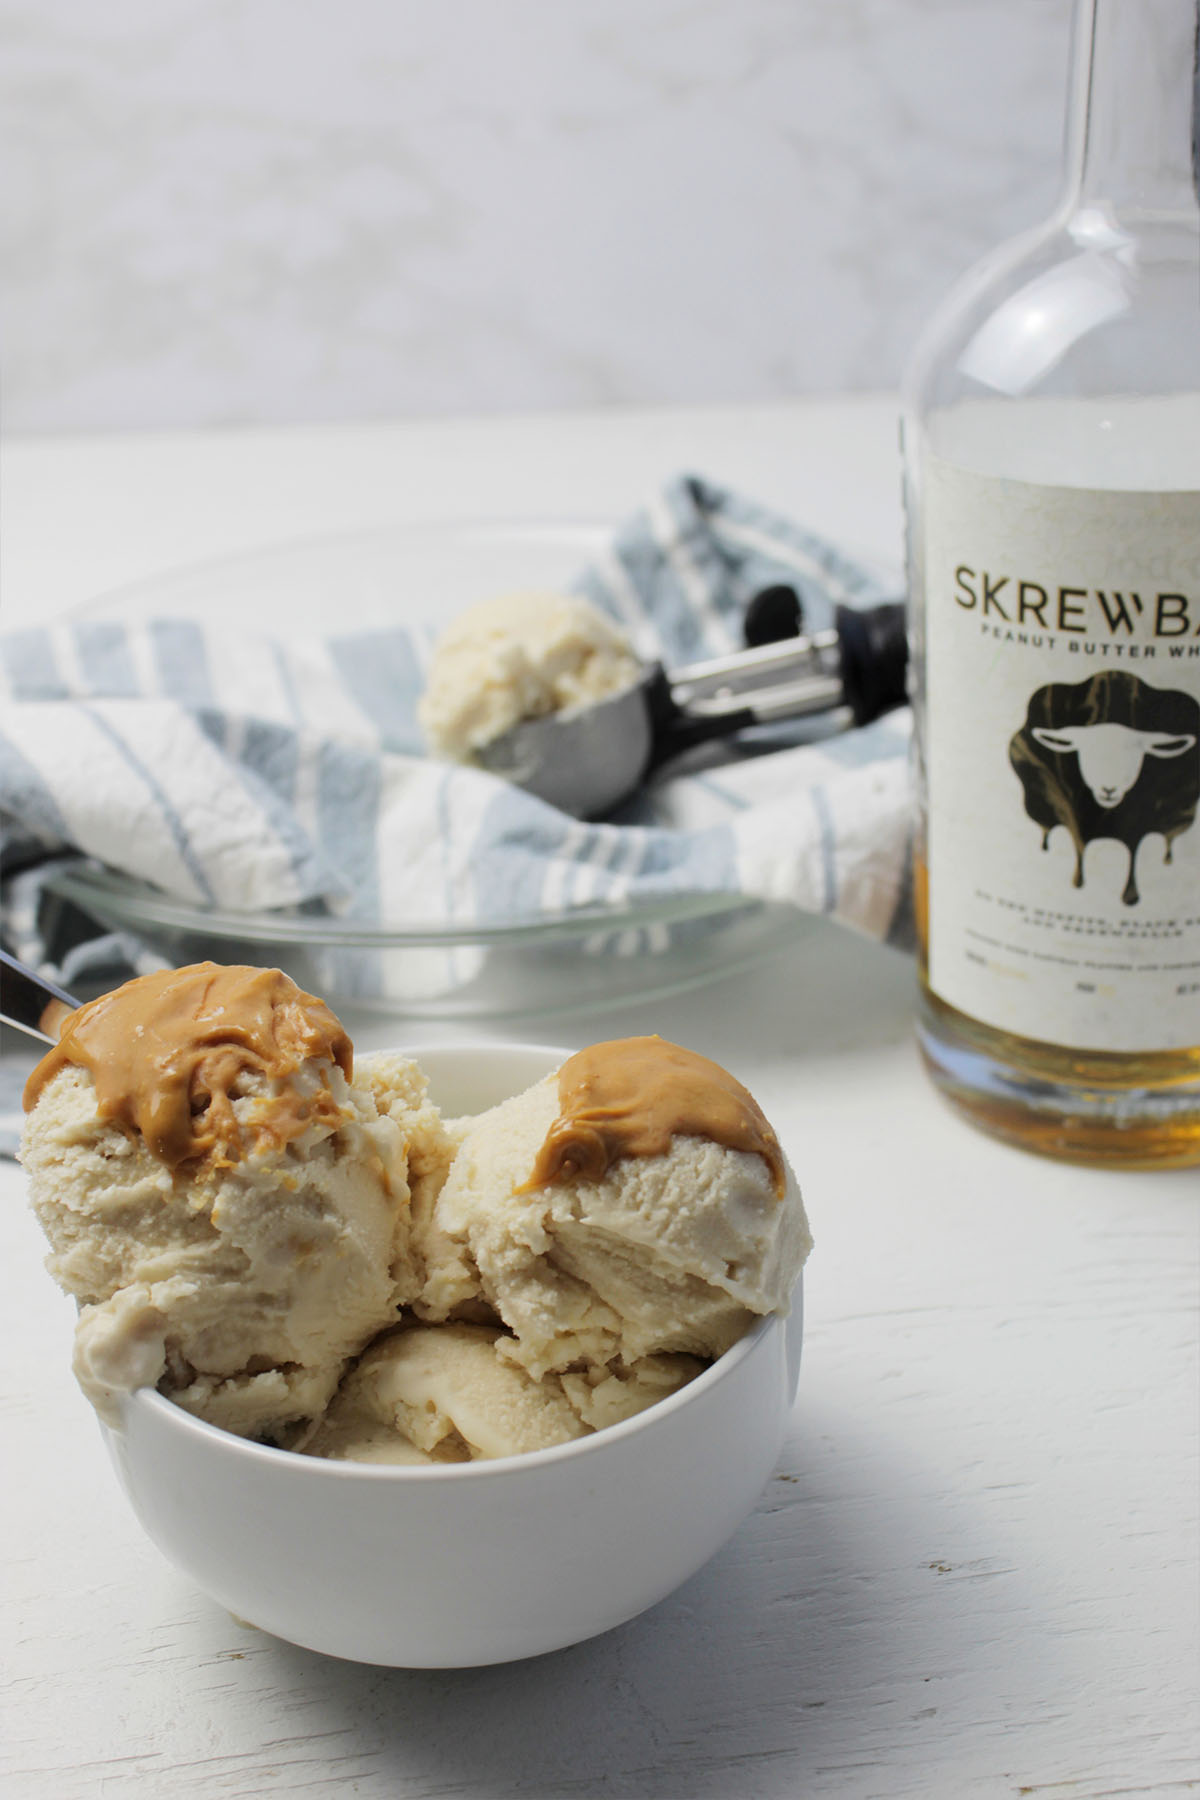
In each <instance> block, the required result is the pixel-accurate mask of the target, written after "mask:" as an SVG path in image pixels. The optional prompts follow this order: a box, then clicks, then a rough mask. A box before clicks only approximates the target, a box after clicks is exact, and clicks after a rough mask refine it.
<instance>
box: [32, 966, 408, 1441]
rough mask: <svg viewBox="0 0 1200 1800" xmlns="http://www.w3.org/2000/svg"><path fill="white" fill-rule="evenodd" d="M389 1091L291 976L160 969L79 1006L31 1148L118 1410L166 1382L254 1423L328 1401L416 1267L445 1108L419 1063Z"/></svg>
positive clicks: (44, 1069) (36, 1203)
mask: <svg viewBox="0 0 1200 1800" xmlns="http://www.w3.org/2000/svg"><path fill="white" fill-rule="evenodd" d="M390 1086H391V1105H390V1108H389V1109H388V1110H386V1111H383V1112H381V1111H380V1109H379V1107H378V1106H377V1105H376V1103H375V1099H374V1097H373V1094H372V1092H371V1090H370V1088H369V1087H367V1086H365V1085H360V1084H358V1083H356V1082H355V1081H354V1080H353V1079H352V1060H351V1048H350V1041H349V1039H348V1038H347V1037H346V1034H345V1033H344V1031H343V1030H342V1028H341V1026H340V1025H339V1023H338V1021H337V1020H336V1019H335V1018H334V1016H333V1014H332V1013H331V1012H329V1010H328V1008H326V1007H325V1006H324V1005H323V1004H322V1003H321V1002H320V1001H318V1000H314V999H313V998H312V996H310V995H307V994H304V993H302V992H301V990H300V989H299V988H297V987H296V986H295V984H294V983H293V982H291V981H290V980H289V979H288V978H287V977H286V976H285V975H282V974H281V973H280V972H279V971H278V970H265V969H245V968H219V967H218V966H217V965H215V964H212V963H204V964H198V965H195V966H194V967H192V968H188V969H182V970H177V971H165V972H163V973H162V974H161V975H152V976H145V977H142V978H141V979H140V980H138V981H135V982H130V983H128V984H127V985H126V987H124V988H121V989H118V990H117V991H116V993H113V994H108V995H105V996H104V997H103V998H102V999H100V1000H97V1001H94V1002H92V1004H91V1005H90V1006H86V1007H83V1008H81V1009H80V1010H79V1011H78V1012H77V1013H75V1014H73V1015H72V1016H71V1018H70V1019H69V1020H68V1022H67V1024H66V1027H65V1029H64V1033H63V1036H62V1038H61V1039H60V1042H59V1043H58V1045H57V1046H55V1048H54V1049H52V1050H51V1051H50V1052H49V1053H48V1055H47V1056H46V1057H45V1058H43V1061H42V1063H41V1064H39V1066H38V1069H37V1070H35V1072H34V1075H33V1077H32V1078H31V1082H30V1087H29V1090H28V1091H27V1096H26V1100H27V1105H31V1106H32V1110H31V1111H30V1114H29V1117H28V1120H27V1122H26V1128H25V1132H24V1136H23V1143H22V1151H21V1160H22V1162H23V1163H24V1166H25V1169H26V1171H27V1174H28V1177H29V1191H30V1198H31V1201H32V1204H33V1207H34V1210H35V1212H36V1213H37V1216H38V1218H39V1220H40V1221H41V1224H42V1227H43V1229H44V1230H45V1233H46V1236H47V1238H48V1239H49V1242H50V1246H51V1255H50V1257H49V1268H50V1270H51V1272H52V1274H54V1276H55V1277H56V1278H57V1280H58V1281H59V1283H60V1284H61V1286H62V1287H64V1288H65V1289H66V1291H67V1292H68V1293H70V1294H73V1295H74V1296H75V1298H76V1299H77V1300H78V1301H79V1303H80V1313H79V1319H78V1323H77V1326H76V1333H75V1357H74V1365H75V1371H76V1374H77V1376H78V1378H79V1381H80V1383H81V1385H82V1387H83V1389H84V1392H85V1393H86V1394H87V1396H88V1398H89V1399H90V1400H91V1401H92V1402H93V1404H94V1405H95V1407H96V1409H97V1411H98V1412H99V1413H100V1415H101V1417H102V1418H104V1419H105V1420H107V1421H108V1422H109V1423H110V1424H115V1423H117V1422H119V1415H120V1402H121V1397H122V1395H123V1394H126V1393H128V1392H129V1391H130V1390H132V1389H133V1388H135V1387H139V1386H155V1385H156V1386H158V1387H159V1388H160V1390H161V1391H162V1392H163V1393H165V1394H167V1395H168V1396H169V1397H170V1398H171V1399H172V1400H175V1401H177V1402H178V1403H179V1404H180V1405H181V1406H184V1407H186V1408H188V1409H189V1410H191V1411H194V1412H197V1413H200V1414H201V1415H202V1416H203V1417H204V1418H206V1419H208V1420H209V1421H211V1422H212V1423H213V1424H216V1425H221V1426H224V1427H225V1428H227V1429H228V1430H230V1431H234V1432H238V1433H241V1434H243V1435H253V1436H257V1437H262V1438H277V1437H278V1436H279V1435H280V1434H281V1433H283V1432H285V1431H286V1430H288V1429H289V1428H292V1427H293V1426H295V1424H296V1423H297V1422H298V1421H300V1422H303V1421H308V1420H312V1419H314V1418H316V1417H319V1416H320V1414H321V1413H322V1412H323V1410H324V1408H325V1406H326V1404H327V1403H328V1401H329V1398H330V1396H331V1394H332V1393H333V1391H334V1389H335V1388H336V1386H337V1383H338V1381H339V1379H340V1377H341V1374H342V1372H343V1370H344V1368H345V1366H346V1362H347V1359H348V1358H349V1357H351V1356H353V1355H356V1354H357V1353H358V1352H359V1351H360V1350H362V1348H363V1347H364V1345H365V1344H366V1343H368V1342H369V1340H370V1339H371V1338H373V1337H374V1336H375V1335H376V1334H377V1333H378V1332H379V1331H380V1330H381V1329H383V1328H384V1327H386V1326H387V1325H390V1324H392V1323H393V1322H394V1321H395V1319H396V1318H397V1316H398V1310H397V1309H398V1307H399V1306H400V1304H401V1303H402V1302H404V1301H406V1300H408V1299H410V1298H412V1291H413V1288H414V1284H415V1280H416V1277H415V1273H414V1265H413V1262H412V1258H411V1249H410V1235H411V1234H410V1215H409V1186H408V1179H407V1163H408V1155H409V1150H410V1148H411V1145H412V1141H413V1139H414V1138H415V1137H419V1136H421V1135H423V1133H424V1131H425V1130H426V1129H427V1128H428V1126H429V1123H430V1120H429V1117H428V1115H427V1113H423V1110H422V1109H423V1107H424V1084H423V1080H422V1079H421V1078H419V1077H417V1076H415V1075H413V1074H412V1073H411V1071H409V1072H407V1073H404V1074H403V1078H402V1072H401V1071H399V1070H394V1071H393V1080H392V1082H391V1084H390ZM406 1109H407V1110H406Z"/></svg>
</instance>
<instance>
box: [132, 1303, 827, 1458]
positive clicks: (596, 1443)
mask: <svg viewBox="0 0 1200 1800" xmlns="http://www.w3.org/2000/svg"><path fill="white" fill-rule="evenodd" d="M803 1280H804V1278H803V1274H801V1275H798V1276H797V1278H796V1283H795V1286H794V1287H793V1288H792V1291H791V1295H790V1303H791V1307H794V1306H795V1304H796V1301H797V1299H798V1298H799V1297H800V1296H801V1292H802V1287H803ZM791 1307H789V1312H790V1309H791ZM788 1317H789V1313H780V1312H772V1313H764V1314H763V1315H762V1316H761V1317H760V1318H758V1319H756V1320H755V1322H754V1324H753V1325H751V1326H749V1327H748V1328H747V1329H746V1331H745V1332H744V1333H743V1335H742V1336H741V1337H740V1338H739V1339H738V1341H737V1343H736V1344H731V1345H730V1347H729V1349H728V1350H726V1351H723V1352H722V1354H721V1355H720V1356H718V1357H717V1358H716V1360H715V1361H714V1362H712V1363H710V1364H709V1366H708V1368H707V1369H704V1370H702V1371H701V1373H700V1374H699V1375H697V1376H696V1377H695V1378H694V1379H693V1380H692V1381H689V1382H687V1383H686V1384H685V1385H684V1386H683V1387H681V1388H677V1389H676V1391H675V1392H674V1393H673V1394H668V1395H667V1396H666V1398H665V1399H662V1400H656V1401H654V1402H653V1404H652V1405H650V1406H647V1407H645V1408H644V1409H643V1410H642V1411H641V1412H639V1413H635V1414H634V1415H633V1417H632V1418H629V1419H622V1420H621V1421H620V1423H619V1424H616V1425H606V1426H604V1427H603V1428H602V1429H601V1430H600V1431H594V1432H591V1433H590V1434H589V1435H588V1436H587V1437H582V1438H572V1439H571V1440H570V1441H569V1442H568V1443H565V1444H551V1445H549V1446H548V1447H547V1448H546V1449H544V1450H524V1451H521V1452H520V1453H519V1454H518V1455H516V1456H493V1457H484V1458H481V1459H480V1460H479V1461H478V1462H465V1463H432V1464H420V1465H413V1464H406V1463H401V1464H396V1463H366V1462H354V1461H352V1460H350V1459H349V1458H344V1459H334V1458H332V1457H324V1456H306V1455H305V1454H304V1452H303V1451H302V1450H284V1449H281V1448H279V1447H278V1446H277V1445H275V1444H259V1443H256V1442H255V1441H254V1440H253V1439H252V1438H243V1437H238V1435H237V1434H236V1432H232V1431H226V1430H224V1429H223V1428H222V1427H221V1426H219V1425H211V1424H210V1423H209V1422H208V1420H207V1419H201V1418H198V1417H197V1415H196V1414H195V1413H190V1412H188V1411H187V1410H186V1409H185V1408H184V1407H182V1406H177V1405H176V1403H175V1402H174V1400H169V1399H168V1398H167V1396H166V1395H165V1394H160V1393H159V1392H158V1390H157V1388H137V1389H135V1390H134V1392H133V1393H132V1394H130V1395H129V1396H128V1397H127V1398H126V1400H125V1402H124V1406H125V1407H137V1408H142V1409H145V1408H148V1409H149V1410H150V1412H151V1413H152V1414H153V1413H157V1414H159V1415H160V1416H161V1417H162V1418H163V1419H164V1420H166V1419H169V1421H170V1423H171V1424H172V1425H174V1426H177V1427H178V1428H179V1429H180V1430H181V1431H186V1432H189V1433H191V1434H192V1435H194V1436H198V1437H201V1438H205V1439H214V1440H216V1443H217V1445H218V1446H219V1447H220V1448H221V1449H223V1450H225V1451H227V1452H228V1453H229V1454H230V1455H232V1456H246V1457H249V1458H250V1459H251V1460H252V1461H257V1460H259V1459H260V1458H263V1457H265V1458H266V1459H267V1460H268V1462H279V1461H280V1460H281V1459H282V1461H283V1462H285V1463H290V1464H293V1465H295V1466H296V1468H297V1470H298V1471H299V1470H300V1469H306V1470H307V1471H308V1474H307V1475H306V1476H304V1477H302V1479H311V1480H327V1479H331V1480H336V1481H346V1480H360V1479H361V1480H369V1481H399V1482H408V1481H472V1480H473V1481H478V1480H481V1479H483V1478H485V1477H488V1476H493V1477H494V1476H497V1475H520V1474H521V1473H522V1472H523V1471H527V1472H532V1471H533V1470H534V1469H539V1468H545V1467H546V1465H547V1464H548V1463H557V1462H563V1461H567V1460H569V1459H572V1458H574V1457H579V1456H594V1455H596V1454H597V1453H598V1452H601V1451H603V1448H604V1445H605V1444H606V1443H612V1442H614V1441H615V1440H617V1439H618V1438H627V1437H632V1436H635V1435H636V1434H637V1433H638V1432H641V1431H648V1430H651V1429H653V1426H654V1423H655V1421H656V1420H658V1419H661V1418H662V1417H663V1416H664V1414H666V1413H668V1412H679V1411H680V1410H681V1409H682V1408H683V1407H685V1406H688V1405H692V1404H694V1403H695V1402H696V1401H697V1400H698V1399H699V1398H701V1397H702V1395H703V1394H704V1393H706V1392H707V1391H708V1389H709V1388H711V1387H715V1386H716V1385H717V1383H718V1382H720V1381H723V1380H724V1379H725V1378H726V1377H727V1376H728V1375H730V1374H731V1373H732V1371H733V1370H734V1369H735V1368H736V1367H737V1365H738V1364H739V1363H741V1362H744V1361H745V1359H746V1358H747V1357H748V1356H749V1355H750V1354H751V1352H752V1351H753V1349H754V1348H755V1346H756V1345H757V1344H758V1343H759V1341H760V1340H761V1339H762V1338H763V1337H764V1336H765V1335H766V1333H767V1332H768V1331H769V1330H770V1329H771V1328H772V1326H775V1325H779V1326H782V1327H784V1328H785V1329H786V1326H787V1321H788ZM104 1429H105V1430H106V1431H110V1430H112V1427H107V1426H106V1427H105V1428H104ZM114 1435H116V1436H118V1437H119V1436H122V1435H123V1428H118V1429H117V1430H116V1432H115V1433H114Z"/></svg>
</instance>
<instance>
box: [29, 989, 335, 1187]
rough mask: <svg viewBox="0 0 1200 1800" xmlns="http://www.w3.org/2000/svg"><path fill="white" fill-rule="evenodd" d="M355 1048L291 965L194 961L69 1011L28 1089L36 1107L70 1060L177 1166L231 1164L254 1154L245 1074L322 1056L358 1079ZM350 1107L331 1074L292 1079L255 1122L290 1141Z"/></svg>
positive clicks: (108, 1111) (261, 1104) (105, 1108)
mask: <svg viewBox="0 0 1200 1800" xmlns="http://www.w3.org/2000/svg"><path fill="white" fill-rule="evenodd" d="M353 1056H354V1051H353V1046H352V1045H351V1042H350V1039H349V1038H348V1037H347V1035H346V1033H345V1031H344V1030H343V1029H342V1026H341V1024H340V1023H339V1021H338V1020H337V1019H336V1018H335V1017H334V1015H333V1013H332V1012H330V1010H329V1008H328V1007H327V1006H326V1005H325V1003H324V1001H322V1000H317V999H314V997H313V996H312V995H311V994H306V993H304V992H303V991H302V990H301V989H300V988H298V987H297V986H296V984H295V982H294V981H292V980H291V979H290V978H289V977H288V976H287V975H285V974H283V972H282V970H280V969H255V968H246V967H241V966H239V965H231V966H223V965H222V964H220V963H211V962H205V963H193V964H192V965H191V966H190V967H188V968H184V969H164V970H161V971H160V972H158V973H156V974H153V975H143V976H140V977H139V978H138V980H136V981H129V982H126V984H125V986H124V987H120V988H117V989H116V990H115V992H113V993H111V994H103V995H101V997H100V999H99V1000H92V1001H90V1002H89V1003H88V1005H86V1006H81V1007H80V1008H79V1009H78V1011H76V1012H74V1013H71V1014H69V1016H68V1017H67V1020H66V1023H65V1024H64V1025H63V1027H62V1032H61V1035H60V1037H59V1040H58V1043H57V1044H55V1045H54V1046H53V1048H52V1049H50V1050H48V1051H47V1052H46V1054H45V1056H43V1058H42V1060H41V1062H40V1063H39V1064H38V1065H37V1067H36V1068H35V1069H34V1071H33V1073H32V1075H31V1076H30V1077H29V1080H28V1082H27V1084H26V1087H25V1110H26V1112H28V1111H30V1110H31V1109H32V1108H33V1107H34V1106H36V1104H37V1101H38V1098H39V1096H40V1095H41V1092H42V1090H43V1088H44V1087H45V1086H46V1084H47V1082H49V1081H51V1080H52V1079H53V1078H54V1076H55V1075H57V1074H58V1072H59V1070H60V1069H62V1068H64V1067H65V1066H66V1064H67V1063H75V1064H77V1065H78V1066H79V1067H80V1068H84V1069H87V1070H88V1072H89V1073H90V1075H91V1077H92V1080H93V1082H94V1084H95V1088H96V1108H97V1111H98V1113H99V1114H100V1116H101V1117H102V1118H105V1119H112V1120H115V1122H116V1123H117V1124H118V1125H120V1126H121V1127H122V1129H123V1130H125V1131H128V1132H130V1133H135V1132H136V1133H137V1134H139V1135H140V1136H141V1137H142V1138H143V1139H144V1141H145V1144H146V1147H147V1149H148V1150H149V1151H150V1152H151V1153H152V1155H154V1156H156V1157H158V1159H159V1160H160V1161H161V1162H164V1163H166V1164H167V1166H168V1168H172V1169H173V1168H177V1167H178V1166H179V1165H180V1164H181V1163H188V1162H196V1161H199V1160H200V1159H201V1158H203V1157H209V1158H210V1159H211V1161H212V1162H213V1164H214V1165H216V1166H218V1167H221V1166H228V1165H229V1164H230V1163H234V1162H237V1161H238V1160H239V1159H240V1157H241V1156H242V1154H243V1148H244V1146H243V1142H242V1127H241V1125H239V1122H238V1119H237V1115H236V1114H235V1113H234V1110H233V1091H234V1089H235V1086H236V1084H237V1083H238V1082H239V1080H240V1078H242V1077H244V1076H246V1075H249V1074H257V1075H260V1076H262V1077H264V1078H265V1079H267V1080H275V1081H282V1082H284V1083H285V1084H286V1083H287V1079H288V1077H289V1076H291V1075H294V1074H295V1073H296V1071H297V1070H298V1069H299V1068H300V1067H301V1066H302V1065H303V1064H304V1063H306V1062H307V1061H308V1060H309V1059H310V1058H313V1057H327V1058H329V1059H331V1060H332V1061H333V1062H335V1063H336V1064H337V1066H338V1067H339V1068H340V1069H341V1070H342V1072H343V1073H344V1074H345V1075H346V1076H347V1078H349V1077H350V1075H351V1074H352V1072H353ZM340 1117H341V1114H340V1110H339V1108H338V1104H337V1102H336V1100H335V1099H334V1097H333V1095H332V1093H330V1091H329V1088H328V1085H327V1084H326V1083H325V1081H324V1080H322V1081H321V1084H320V1085H319V1086H315V1087H314V1088H313V1090H312V1092H311V1093H301V1092H298V1091H297V1090H296V1089H295V1088H294V1087H292V1086H290V1085H284V1086H283V1088H282V1090H281V1091H280V1092H279V1093H278V1094H266V1095H263V1096H261V1098H259V1099H257V1101H256V1104H255V1106H254V1109H253V1117H252V1119H251V1121H250V1125H251V1129H252V1130H253V1131H254V1133H255V1134H256V1136H257V1138H258V1140H259V1141H260V1142H261V1143H265V1144H266V1145H269V1146H272V1147H274V1148H282V1147H283V1146H284V1145H285V1144H287V1143H290V1142H291V1140H292V1139H293V1138H296V1137H299V1136H300V1135H301V1134H302V1133H303V1132H304V1131H307V1129H308V1127H309V1126H310V1125H313V1124H318V1123H320V1124H328V1125H329V1126H331V1127H332V1126H334V1125H336V1124H337V1122H338V1120H339V1119H340Z"/></svg>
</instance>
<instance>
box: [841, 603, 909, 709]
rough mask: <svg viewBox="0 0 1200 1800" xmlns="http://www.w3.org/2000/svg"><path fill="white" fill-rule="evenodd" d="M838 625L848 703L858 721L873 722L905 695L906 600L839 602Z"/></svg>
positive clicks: (906, 655) (906, 648)
mask: <svg viewBox="0 0 1200 1800" xmlns="http://www.w3.org/2000/svg"><path fill="white" fill-rule="evenodd" d="M833 617H834V625H835V627H836V629H837V634H838V649H839V651H840V653H841V665H842V686H843V689H844V691H845V703H846V705H847V706H848V707H849V708H850V710H851V712H852V713H853V714H854V723H855V724H856V725H869V724H870V723H871V720H872V719H877V718H879V716H880V715H881V714H882V713H885V712H890V711H891V709H892V707H893V706H902V705H903V703H904V701H905V699H906V698H907V685H906V684H907V679H908V619H907V609H906V607H905V605H904V602H903V601H902V600H887V601H885V602H884V603H883V604H882V605H881V606H868V607H861V608H860V607H857V606H839V607H838V608H837V609H836V611H835V612H834V615H833Z"/></svg>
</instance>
